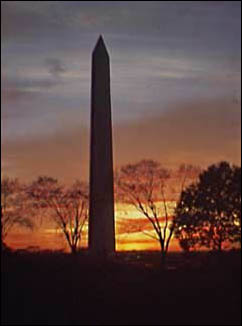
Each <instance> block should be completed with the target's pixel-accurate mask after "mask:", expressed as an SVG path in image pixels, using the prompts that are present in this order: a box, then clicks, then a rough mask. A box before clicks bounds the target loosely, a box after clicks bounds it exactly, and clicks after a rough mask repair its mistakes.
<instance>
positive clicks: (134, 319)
mask: <svg viewBox="0 0 242 326" xmlns="http://www.w3.org/2000/svg"><path fill="white" fill-rule="evenodd" d="M159 258H160V257H159V253H149V252H140V253H137V252H133V253H120V254H117V255H116V256H115V257H113V258H112V259H111V260H109V261H103V260H101V259H95V258H92V257H89V256H88V254H87V253H80V254H77V255H76V256H72V255H68V254H64V253H61V252H47V251H46V252H32V253H30V252H25V251H17V252H12V253H11V252H6V253H3V254H2V257H1V259H2V264H1V272H2V294H1V295H2V300H1V302H2V322H1V324H2V325H240V302H241V296H240V268H241V267H240V252H237V251H236V252H229V253H224V254H223V255H219V256H218V255H214V254H208V253H199V254H196V255H193V256H192V257H186V258H185V257H184V255H182V254H175V253H174V254H170V255H169V257H168V261H167V268H166V269H165V270H162V269H161V268H160V264H159V261H160V259H159Z"/></svg>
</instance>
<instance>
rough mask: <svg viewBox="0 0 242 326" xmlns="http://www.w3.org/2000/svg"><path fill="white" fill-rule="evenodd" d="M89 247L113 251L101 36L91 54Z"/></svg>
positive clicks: (105, 252) (106, 57)
mask: <svg viewBox="0 0 242 326" xmlns="http://www.w3.org/2000/svg"><path fill="white" fill-rule="evenodd" d="M89 250H90V251H91V252H92V253H94V254H101V255H109V254H111V253H113V252H114V251H115V230H114V190H113V150H112V121H111V97H110V67H109V55H108V52H107V49H106V47H105V44H104V42H103V39H102V37H101V36H100V38H99V40H98V42H97V44H96V46H95V48H94V50H93V53H92V88H91V157H90V208H89Z"/></svg>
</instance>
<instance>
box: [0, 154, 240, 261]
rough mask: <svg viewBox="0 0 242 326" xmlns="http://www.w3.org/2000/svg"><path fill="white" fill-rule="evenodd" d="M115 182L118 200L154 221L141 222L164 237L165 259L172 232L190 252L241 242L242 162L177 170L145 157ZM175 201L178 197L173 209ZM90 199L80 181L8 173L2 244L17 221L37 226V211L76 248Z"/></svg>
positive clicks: (4, 188) (161, 240)
mask: <svg viewBox="0 0 242 326" xmlns="http://www.w3.org/2000/svg"><path fill="white" fill-rule="evenodd" d="M174 178H175V181H174V182H172V179H174ZM174 183H175V186H174ZM114 187H115V196H116V198H115V200H116V202H121V203H125V204H130V205H132V206H133V207H135V209H136V210H137V211H139V212H140V213H141V214H142V215H143V216H144V217H145V218H146V219H147V221H148V222H149V224H150V226H151V228H150V230H149V231H147V230H142V227H140V229H139V226H138V225H136V226H135V227H136V229H139V230H141V231H142V232H143V233H144V234H146V235H147V236H149V237H151V238H153V239H155V240H156V241H158V243H159V245H160V252H161V261H162V262H163V263H164V262H165V259H166V256H167V253H168V250H169V245H170V242H171V239H172V237H174V238H176V239H177V240H178V242H179V244H180V246H181V248H182V249H183V250H184V251H185V252H190V251H193V250H198V249H200V248H207V249H209V250H216V251H222V250H224V249H226V248H231V247H232V246H234V245H237V244H240V242H241V168H240V167H238V166H234V165H231V164H229V163H228V162H220V163H217V164H213V165H211V166H209V167H208V168H207V169H206V170H201V169H200V168H199V167H195V166H192V165H185V164H183V165H181V166H180V167H179V169H178V170H176V171H172V170H169V169H167V168H164V167H162V166H161V164H160V163H158V162H155V161H153V160H142V161H140V162H138V163H134V164H127V165H124V166H122V167H121V168H120V169H118V170H117V171H116V173H115V184H114ZM170 200H172V201H173V202H175V205H174V209H173V211H172V213H171V212H170V210H169V207H168V203H169V202H170ZM88 201H89V194H88V186H87V184H86V183H84V182H80V181H76V182H75V183H74V184H73V185H71V186H69V187H67V186H65V185H63V184H61V183H60V182H59V181H58V180H57V179H54V178H52V177H48V176H40V177H38V178H37V179H36V180H34V181H33V182H31V183H30V184H22V183H20V182H19V180H18V179H12V178H3V179H2V181H1V240H2V244H3V243H4V241H5V239H6V236H7V235H8V233H9V232H10V231H11V229H12V228H13V226H14V225H19V226H21V227H27V228H30V229H33V228H34V227H35V225H36V223H35V217H36V216H40V217H41V218H44V217H45V216H49V217H51V219H52V220H53V221H54V222H55V225H56V227H57V228H58V229H60V230H61V231H62V233H63V235H64V237H65V239H66V242H67V244H68V246H69V248H70V251H71V252H72V253H76V252H77V250H78V248H79V246H80V244H81V241H82V235H83V231H84V227H85V225H86V223H87V222H88ZM132 223H133V224H135V223H137V222H136V221H135V220H134V221H133V222H132ZM126 231H127V232H128V227H127V230H126Z"/></svg>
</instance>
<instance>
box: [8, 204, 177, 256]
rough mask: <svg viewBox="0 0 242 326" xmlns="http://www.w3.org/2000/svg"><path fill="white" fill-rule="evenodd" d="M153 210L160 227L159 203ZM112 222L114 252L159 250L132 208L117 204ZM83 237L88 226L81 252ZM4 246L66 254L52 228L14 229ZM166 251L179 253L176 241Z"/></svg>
mask: <svg viewBox="0 0 242 326" xmlns="http://www.w3.org/2000/svg"><path fill="white" fill-rule="evenodd" d="M157 206H158V207H159V208H160V212H161V218H160V223H161V226H164V220H163V219H164V217H162V216H163V215H162V214H164V207H163V203H162V202H160V203H157ZM167 206H168V215H169V216H172V214H173V212H174V207H175V202H172V201H170V202H168V203H167ZM115 222H116V223H115V229H116V249H117V250H118V251H129V250H159V249H160V245H159V242H158V241H157V240H155V232H154V230H153V227H152V225H151V223H150V222H149V221H148V219H147V218H146V217H145V216H144V215H142V213H140V212H139V211H137V209H136V208H135V207H133V206H132V205H128V204H120V203H117V204H116V205H115ZM87 235H88V226H87V225H86V227H85V229H84V232H83V234H82V238H81V243H80V246H81V247H82V248H87V246H88V238H87ZM6 243H7V244H8V245H9V246H11V247H12V248H15V249H19V248H31V247H32V248H34V247H39V248H40V249H50V250H56V249H57V250H64V251H69V248H68V246H67V244H66V241H65V239H64V236H63V233H62V231H61V230H60V229H58V228H56V227H55V226H54V225H48V226H43V227H41V228H40V229H39V230H35V231H34V232H31V231H24V230H18V229H14V230H13V232H12V233H10V234H9V235H8V237H7V239H6ZM170 249H171V250H172V251H175V250H179V246H178V244H177V241H176V240H174V239H172V240H171V244H170Z"/></svg>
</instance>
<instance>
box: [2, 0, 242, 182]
mask: <svg viewBox="0 0 242 326" xmlns="http://www.w3.org/2000/svg"><path fill="white" fill-rule="evenodd" d="M1 33H2V34H1V68H2V74H1V95H2V96H1V125H2V128H1V136H2V137H1V149H2V161H1V170H2V173H3V175H9V176H16V177H19V178H20V179H21V180H28V181H29V180H32V179H33V178H35V177H37V176H38V175H43V174H44V175H50V176H53V177H57V178H58V179H60V180H61V181H63V182H66V183H69V182H72V181H74V180H75V179H76V178H83V179H87V178H88V173H89V171H88V166H89V163H88V161H89V124H90V83H91V52H92V50H93V48H94V46H95V43H96V40H97V38H98V36H99V35H100V34H102V35H103V37H104V40H105V43H106V46H107V48H108V51H109V54H110V58H111V91H112V94H111V97H112V114H113V138H114V163H115V167H118V166H121V165H122V164H125V163H128V162H136V161H138V160H140V159H144V158H150V159H155V160H158V161H159V162H161V163H162V164H164V165H166V166H170V167H175V166H177V165H179V164H180V163H183V162H185V163H192V164H196V165H201V166H203V167H204V166H207V165H208V164H211V163H215V162H218V161H221V160H227V161H230V162H232V163H235V164H238V165H240V164H241V163H240V162H241V161H240V156H241V153H240V146H241V141H240V132H241V91H240V89H241V73H240V71H241V3H240V2H239V1H206V2H202V1H169V2H168V1H160V2H159V1H157V2H153V1H146V2H132V1H123V2H119V1H117V2H105V1H98V2H95V1H91V2H85V1H77V2H75V1H2V2H1Z"/></svg>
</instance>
